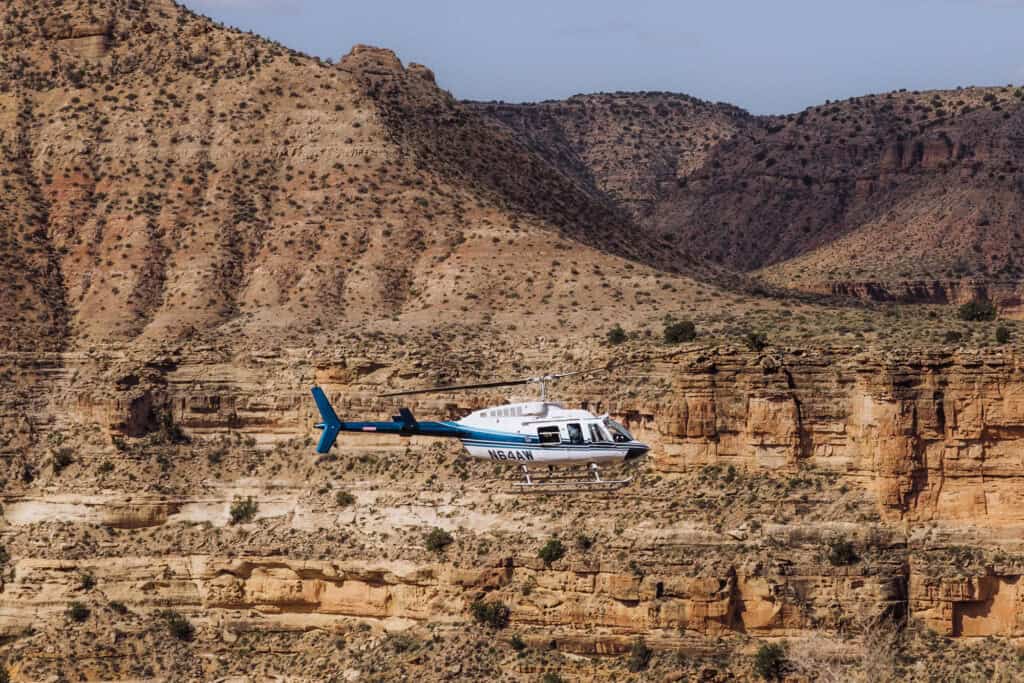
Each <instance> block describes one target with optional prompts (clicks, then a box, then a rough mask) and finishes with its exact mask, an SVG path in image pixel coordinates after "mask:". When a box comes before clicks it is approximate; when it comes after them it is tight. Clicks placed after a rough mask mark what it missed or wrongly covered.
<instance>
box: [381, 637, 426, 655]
mask: <svg viewBox="0 0 1024 683" xmlns="http://www.w3.org/2000/svg"><path fill="white" fill-rule="evenodd" d="M387 643H388V645H389V646H390V647H391V649H392V650H394V651H395V652H397V653H399V654H401V653H402V652H412V651H413V650H415V649H417V648H418V647H419V646H420V641H418V640H416V639H415V638H413V637H412V636H410V635H409V634H408V633H392V634H391V635H390V636H388V640H387Z"/></svg>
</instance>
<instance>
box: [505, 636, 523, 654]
mask: <svg viewBox="0 0 1024 683" xmlns="http://www.w3.org/2000/svg"><path fill="white" fill-rule="evenodd" d="M508 644H509V645H511V646H512V649H513V650H515V651H516V652H522V651H523V650H525V649H526V643H525V642H523V639H522V638H520V637H519V634H516V635H514V636H512V637H511V638H510V639H509V641H508Z"/></svg>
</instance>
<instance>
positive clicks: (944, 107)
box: [476, 87, 1024, 301]
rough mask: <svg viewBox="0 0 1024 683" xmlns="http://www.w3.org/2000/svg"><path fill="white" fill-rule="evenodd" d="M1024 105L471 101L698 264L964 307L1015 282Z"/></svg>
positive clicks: (925, 97) (997, 94) (890, 97)
mask: <svg viewBox="0 0 1024 683" xmlns="http://www.w3.org/2000/svg"><path fill="white" fill-rule="evenodd" d="M1022 98H1024V90H1022V89H1019V88H1012V87H1006V88H966V89H958V90H950V91H936V92H914V93H911V92H906V91H900V92H895V93H887V94H882V95H870V96H865V97H857V98H852V99H849V100H845V101H842V102H829V103H826V104H823V105H820V106H816V107H811V108H809V109H807V110H805V111H803V112H800V113H799V114H793V115H790V116H785V117H753V116H749V115H746V114H744V113H743V112H740V111H737V110H734V109H731V108H729V107H727V106H723V105H711V104H709V103H703V102H699V101H694V100H691V99H690V98H685V97H683V96H670V95H662V94H649V93H648V94H645V93H636V94H630V93H622V94H615V95H592V96H581V97H575V98H570V99H569V100H566V101H563V102H542V103H538V104H530V105H495V104H490V105H483V104H478V105H476V106H477V107H478V108H480V110H481V111H483V112H484V113H486V114H488V115H491V116H493V117H495V118H496V119H497V120H500V121H501V122H502V123H503V124H505V125H509V126H511V127H513V128H515V129H516V130H518V131H519V132H520V134H521V135H522V136H524V137H525V138H527V139H529V140H530V141H531V142H532V143H534V148H535V149H537V150H538V152H539V153H542V154H545V155H546V156H547V157H548V158H549V159H552V160H553V162H557V163H561V164H562V165H563V166H564V167H565V168H575V169H577V173H578V174H579V175H580V176H581V177H586V178H591V179H592V182H593V184H594V186H595V187H597V188H599V189H600V190H602V191H603V192H605V193H607V194H608V195H609V196H611V197H614V198H615V199H616V200H617V201H619V202H620V203H621V204H622V205H623V206H624V207H626V208H630V209H631V210H632V211H633V213H634V215H635V216H637V218H638V220H639V221H640V223H641V225H642V226H643V227H644V228H646V229H647V230H648V231H649V232H650V233H651V234H655V235H663V234H667V235H671V236H672V238H673V239H674V240H676V241H678V242H679V243H682V244H686V245H687V247H688V249H690V250H691V256H692V257H693V258H695V259H707V260H710V261H712V262H715V263H719V264H721V265H723V266H725V267H726V268H730V269H735V270H742V271H760V270H763V273H762V274H763V276H764V278H765V280H767V281H768V282H771V283H773V284H778V285H783V286H789V287H793V288H799V289H806V290H811V291H824V292H833V291H834V292H836V293H841V294H854V295H863V296H867V297H869V298H871V297H876V298H878V297H880V298H902V299H905V300H908V301H922V300H924V301H954V300H957V299H959V298H962V297H963V296H968V297H969V296H970V295H971V294H972V293H973V292H975V291H976V290H977V289H978V288H977V287H974V286H966V287H964V286H963V285H962V284H958V283H959V282H960V281H962V280H969V284H971V285H980V286H981V287H982V289H983V288H984V285H985V284H986V283H1001V284H1002V285H1004V289H1006V287H1005V285H1007V284H1009V285H1010V289H1012V288H1013V286H1014V284H1015V283H1017V282H1018V281H1019V280H1020V270H1019V268H1020V266H1019V262H1020V259H1021V253H1020V252H1021V249H1024V242H1022V241H1021V240H1022V237H1021V234H1020V231H1019V229H1018V223H1019V219H1020V216H1021V215H1022V212H1024V207H1022V205H1021V199H1020V197H1021V187H1022V183H1024V175H1022V169H1021V167H1020V163H1019V158H1020V154H1021V149H1020V145H1021V140H1024V136H1022V131H1024V114H1022V113H1021V111H1022V109H1021V105H1022V102H1024V99H1022ZM922 283H924V286H923V287H922V286H921V284H922ZM922 290H923V291H925V292H928V293H927V294H922ZM1011 295H1012V297H1013V298H1017V299H1019V294H1018V293H1013V292H1011Z"/></svg>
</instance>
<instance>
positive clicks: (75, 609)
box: [66, 602, 90, 624]
mask: <svg viewBox="0 0 1024 683" xmlns="http://www.w3.org/2000/svg"><path fill="white" fill-rule="evenodd" d="M66 614H67V617H68V619H70V620H71V621H74V622H76V623H79V624H81V623H82V622H84V621H85V620H86V619H88V618H89V614H90V612H89V608H88V607H86V606H85V605H83V604H82V603H80V602H72V603H71V604H70V605H68V609H67V612H66Z"/></svg>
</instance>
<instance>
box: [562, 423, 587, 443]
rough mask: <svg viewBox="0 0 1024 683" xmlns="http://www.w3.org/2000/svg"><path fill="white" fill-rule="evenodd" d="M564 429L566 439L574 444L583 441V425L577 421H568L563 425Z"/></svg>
mask: <svg viewBox="0 0 1024 683" xmlns="http://www.w3.org/2000/svg"><path fill="white" fill-rule="evenodd" d="M565 430H566V432H567V435H568V441H567V442H566V443H570V444H572V445H574V446H579V445H582V444H583V443H585V441H584V440H583V426H582V425H581V424H580V423H579V422H570V423H568V424H567V425H565Z"/></svg>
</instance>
